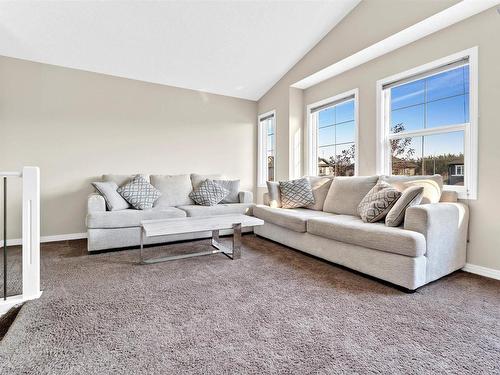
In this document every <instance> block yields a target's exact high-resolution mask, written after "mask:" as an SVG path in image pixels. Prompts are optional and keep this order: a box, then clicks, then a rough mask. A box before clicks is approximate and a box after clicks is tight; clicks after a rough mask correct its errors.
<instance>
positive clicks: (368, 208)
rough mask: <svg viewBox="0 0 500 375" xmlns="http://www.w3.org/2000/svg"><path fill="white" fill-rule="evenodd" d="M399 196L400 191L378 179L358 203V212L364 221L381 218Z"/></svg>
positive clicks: (371, 221) (368, 221)
mask: <svg viewBox="0 0 500 375" xmlns="http://www.w3.org/2000/svg"><path fill="white" fill-rule="evenodd" d="M399 197H401V192H399V191H398V190H396V189H394V188H393V187H392V186H391V185H390V184H388V183H387V182H384V181H379V182H378V183H377V184H376V185H375V186H374V187H373V188H372V189H371V190H370V191H369V192H368V194H366V195H365V197H364V198H363V200H362V201H361V202H360V203H359V206H358V213H359V216H361V219H362V220H363V221H364V222H365V223H375V222H377V221H380V220H382V219H383V218H384V217H385V216H386V215H387V213H388V212H389V211H390V210H391V208H392V206H394V204H395V203H396V201H397V200H398V199H399Z"/></svg>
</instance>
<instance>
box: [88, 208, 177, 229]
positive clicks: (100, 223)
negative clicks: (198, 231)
mask: <svg viewBox="0 0 500 375" xmlns="http://www.w3.org/2000/svg"><path fill="white" fill-rule="evenodd" d="M174 217H186V213H185V212H184V211H182V210H179V209H178V208H175V207H165V208H162V207H155V208H152V209H149V210H134V209H132V208H131V209H126V210H120V211H105V212H92V213H89V214H88V215H87V228H93V229H98V228H128V227H138V226H139V225H140V224H141V221H142V220H158V219H170V218H174Z"/></svg>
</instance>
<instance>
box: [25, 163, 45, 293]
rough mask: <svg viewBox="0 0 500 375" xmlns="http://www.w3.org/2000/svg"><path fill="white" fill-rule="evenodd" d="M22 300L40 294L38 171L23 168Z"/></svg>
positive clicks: (33, 168) (34, 168)
mask: <svg viewBox="0 0 500 375" xmlns="http://www.w3.org/2000/svg"><path fill="white" fill-rule="evenodd" d="M22 176H23V299H24V300H29V299H34V298H38V297H39V296H40V294H41V292H40V170H39V169H38V167H24V168H23V173H22Z"/></svg>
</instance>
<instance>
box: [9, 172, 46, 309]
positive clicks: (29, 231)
mask: <svg viewBox="0 0 500 375" xmlns="http://www.w3.org/2000/svg"><path fill="white" fill-rule="evenodd" d="M0 177H2V178H3V181H4V184H3V186H4V192H3V193H4V194H3V195H4V223H3V224H4V228H3V233H4V237H3V251H4V280H3V283H4V285H3V289H4V298H3V299H2V300H0V314H3V313H5V312H6V311H8V310H9V309H10V308H11V307H12V306H15V305H17V304H20V303H23V302H25V301H28V300H31V299H35V298H38V297H40V295H41V294H42V292H41V291H40V170H39V169H38V167H24V168H23V170H22V172H0ZM8 178H22V185H23V187H22V190H23V191H22V192H23V203H22V217H23V218H22V223H23V224H22V236H23V238H22V260H23V267H22V273H23V274H22V278H23V279H22V282H23V289H22V294H20V295H16V296H11V297H7V277H8V275H7V273H6V271H7V264H6V262H5V260H6V259H7V233H6V232H7V230H6V226H7V190H6V187H7V179H8Z"/></svg>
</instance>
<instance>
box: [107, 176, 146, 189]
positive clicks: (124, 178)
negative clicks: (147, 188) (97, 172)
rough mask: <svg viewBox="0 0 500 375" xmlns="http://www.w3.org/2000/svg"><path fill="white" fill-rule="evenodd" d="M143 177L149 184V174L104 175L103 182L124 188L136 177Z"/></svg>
mask: <svg viewBox="0 0 500 375" xmlns="http://www.w3.org/2000/svg"><path fill="white" fill-rule="evenodd" d="M138 175H139V176H142V177H143V178H144V179H145V180H146V181H148V182H149V175H147V174H140V173H136V174H103V175H102V180H103V181H104V182H114V183H116V184H117V185H118V186H123V185H125V184H126V183H129V182H130V181H132V180H133V179H134V177H135V176H138Z"/></svg>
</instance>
